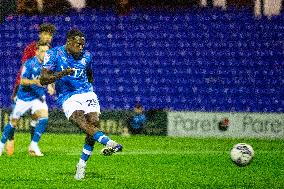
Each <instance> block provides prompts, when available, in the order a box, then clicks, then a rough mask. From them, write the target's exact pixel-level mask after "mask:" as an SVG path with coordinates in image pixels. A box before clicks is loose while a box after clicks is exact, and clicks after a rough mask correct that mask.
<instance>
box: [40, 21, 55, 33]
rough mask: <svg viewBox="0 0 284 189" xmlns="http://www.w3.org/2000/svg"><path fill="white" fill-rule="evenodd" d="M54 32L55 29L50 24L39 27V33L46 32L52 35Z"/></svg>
mask: <svg viewBox="0 0 284 189" xmlns="http://www.w3.org/2000/svg"><path fill="white" fill-rule="evenodd" d="M55 31H56V27H55V26H54V25H53V24H50V23H43V24H41V25H40V26H39V33H42V32H48V33H50V34H51V35H53V34H54V33H55Z"/></svg>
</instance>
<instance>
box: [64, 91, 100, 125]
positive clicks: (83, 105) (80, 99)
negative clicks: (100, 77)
mask: <svg viewBox="0 0 284 189" xmlns="http://www.w3.org/2000/svg"><path fill="white" fill-rule="evenodd" d="M62 108H63V111H64V113H65V116H66V117H67V119H69V117H70V116H71V115H72V113H73V112H74V111H76V110H83V111H84V113H85V114H87V113H90V112H97V113H100V112H101V111H100V109H101V108H100V104H99V100H98V97H97V95H96V94H95V93H94V92H87V93H82V94H74V95H72V96H71V97H70V98H68V99H67V100H66V101H65V102H64V103H63V105H62Z"/></svg>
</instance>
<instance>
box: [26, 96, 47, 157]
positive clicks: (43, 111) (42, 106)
mask: <svg viewBox="0 0 284 189" xmlns="http://www.w3.org/2000/svg"><path fill="white" fill-rule="evenodd" d="M32 116H33V118H35V119H36V120H37V124H36V126H35V130H34V135H33V137H32V140H31V144H30V146H29V153H30V155H32V156H43V154H42V153H41V151H40V149H39V146H38V142H39V141H40V138H41V136H42V134H43V133H44V132H45V130H46V127H47V122H48V107H47V104H46V103H45V102H41V101H40V100H35V101H34V102H33V107H32Z"/></svg>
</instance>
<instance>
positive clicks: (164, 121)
mask: <svg viewBox="0 0 284 189" xmlns="http://www.w3.org/2000/svg"><path fill="white" fill-rule="evenodd" d="M10 112H11V111H10V110H7V109H2V110H0V128H1V130H3V128H4V126H5V125H6V124H7V122H8V120H9V115H10ZM49 114H50V119H49V122H48V129H47V132H49V133H80V130H79V129H78V128H77V127H76V126H74V125H72V124H71V123H70V122H69V121H67V119H66V118H65V116H64V113H63V112H62V111H61V110H58V109H54V110H51V111H50V112H49ZM131 115H133V112H132V111H126V110H120V111H103V112H102V114H101V119H100V127H101V129H102V130H103V131H104V132H106V133H108V134H116V135H125V134H128V133H127V130H126V128H127V125H128V119H129V117H131ZM146 116H147V118H148V121H147V123H146V126H145V134H146V135H168V136H172V137H218V138H220V137H223V138H284V114H283V113H249V112H234V113H232V112H231V113H229V112H172V111H163V110H150V111H147V112H146ZM30 119H31V118H30V116H24V117H23V118H21V120H20V123H19V128H18V130H19V131H21V132H27V131H29V127H30V125H29V124H30ZM225 119H227V123H228V125H227V128H226V129H225V130H224V129H221V128H220V123H221V122H222V121H223V120H225Z"/></svg>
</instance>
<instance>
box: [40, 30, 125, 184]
mask: <svg viewBox="0 0 284 189" xmlns="http://www.w3.org/2000/svg"><path fill="white" fill-rule="evenodd" d="M84 46H85V36H84V34H83V33H82V32H81V31H80V30H78V29H71V30H70V31H69V32H68V34H67V40H66V43H65V45H64V46H59V47H55V48H52V49H50V50H49V51H48V52H47V53H46V55H45V59H44V64H43V70H42V74H41V77H40V82H41V84H42V85H46V84H50V83H53V82H55V90H56V94H57V95H58V99H57V102H58V104H59V105H61V106H62V108H63V111H64V113H65V116H66V117H67V119H69V120H70V121H71V122H72V123H74V124H75V125H77V126H78V127H79V128H80V129H82V130H83V131H84V132H85V133H86V138H85V144H84V148H83V152H82V155H81V158H80V160H79V162H78V164H77V169H76V174H75V176H74V178H75V179H77V180H80V179H83V178H84V176H85V167H86V163H87V160H88V158H89V156H90V155H91V152H92V151H93V149H94V144H95V142H99V143H101V144H103V145H105V148H103V150H102V153H103V155H112V154H113V153H115V152H119V151H122V145H120V144H118V143H117V142H115V141H113V140H111V139H110V138H109V137H108V136H106V135H105V134H104V133H103V132H102V131H100V130H99V128H98V127H99V115H100V105H99V101H98V98H97V95H96V94H95V93H94V91H93V86H92V83H93V74H92V61H93V60H92V55H91V54H90V53H89V52H87V51H86V50H84ZM63 75H65V76H63Z"/></svg>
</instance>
